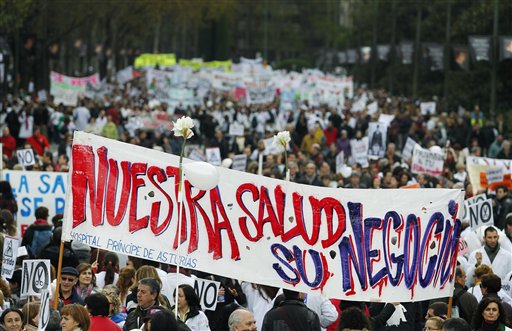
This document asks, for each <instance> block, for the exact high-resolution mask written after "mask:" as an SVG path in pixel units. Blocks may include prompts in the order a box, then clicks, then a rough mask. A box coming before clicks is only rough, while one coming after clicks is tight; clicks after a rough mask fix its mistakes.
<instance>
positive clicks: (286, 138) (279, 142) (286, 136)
mask: <svg viewBox="0 0 512 331" xmlns="http://www.w3.org/2000/svg"><path fill="white" fill-rule="evenodd" d="M290 140H291V139H290V132H288V131H281V132H278V133H277V134H276V135H275V136H274V141H273V142H272V144H273V145H274V146H275V147H277V148H279V149H282V150H283V151H284V173H285V176H286V181H290V172H289V170H288V153H287V152H286V148H287V147H288V143H289V142H290Z"/></svg>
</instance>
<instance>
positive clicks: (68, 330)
mask: <svg viewBox="0 0 512 331" xmlns="http://www.w3.org/2000/svg"><path fill="white" fill-rule="evenodd" d="M60 316H61V320H60V326H61V328H62V331H74V330H75V329H76V328H80V329H81V330H82V331H89V328H90V327H91V320H90V318H89V312H88V311H87V309H85V308H84V306H82V305H80V304H77V303H73V304H70V305H66V306H64V307H62V309H61V311H60Z"/></svg>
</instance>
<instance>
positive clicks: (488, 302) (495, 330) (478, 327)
mask: <svg viewBox="0 0 512 331" xmlns="http://www.w3.org/2000/svg"><path fill="white" fill-rule="evenodd" d="M507 323H508V320H507V316H506V315H505V310H504V309H503V306H502V304H501V301H500V300H499V299H496V298H484V299H482V301H480V303H479V304H478V308H477V310H476V311H475V313H474V315H473V322H472V327H473V329H474V330H475V331H484V330H489V331H502V330H505V325H506V324H507Z"/></svg>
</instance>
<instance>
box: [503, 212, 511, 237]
mask: <svg viewBox="0 0 512 331" xmlns="http://www.w3.org/2000/svg"><path fill="white" fill-rule="evenodd" d="M505 221H506V225H505V233H506V234H507V235H509V236H512V213H508V214H507V216H505Z"/></svg>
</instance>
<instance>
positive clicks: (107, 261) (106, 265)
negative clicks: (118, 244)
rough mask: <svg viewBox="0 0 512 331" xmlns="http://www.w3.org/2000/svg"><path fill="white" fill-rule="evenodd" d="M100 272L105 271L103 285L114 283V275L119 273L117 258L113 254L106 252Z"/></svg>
mask: <svg viewBox="0 0 512 331" xmlns="http://www.w3.org/2000/svg"><path fill="white" fill-rule="evenodd" d="M100 270H101V271H105V284H106V285H109V284H112V283H113V282H114V278H115V274H116V272H118V271H119V257H118V256H117V254H116V253H114V252H107V253H106V254H105V256H104V257H103V260H102V261H101V267H100Z"/></svg>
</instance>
